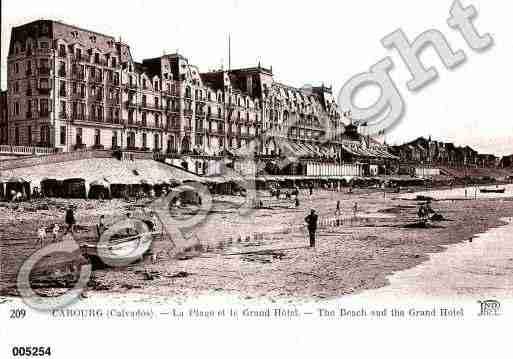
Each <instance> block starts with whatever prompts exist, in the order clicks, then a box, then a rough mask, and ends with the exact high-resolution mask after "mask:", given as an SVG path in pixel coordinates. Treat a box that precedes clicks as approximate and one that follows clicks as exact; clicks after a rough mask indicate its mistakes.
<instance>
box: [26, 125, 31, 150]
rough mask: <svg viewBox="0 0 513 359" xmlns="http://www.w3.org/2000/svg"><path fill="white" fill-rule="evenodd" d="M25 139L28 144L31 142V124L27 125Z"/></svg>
mask: <svg viewBox="0 0 513 359" xmlns="http://www.w3.org/2000/svg"><path fill="white" fill-rule="evenodd" d="M27 141H28V145H29V146H30V145H31V144H32V126H27Z"/></svg>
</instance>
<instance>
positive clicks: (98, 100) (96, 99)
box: [93, 94, 103, 102]
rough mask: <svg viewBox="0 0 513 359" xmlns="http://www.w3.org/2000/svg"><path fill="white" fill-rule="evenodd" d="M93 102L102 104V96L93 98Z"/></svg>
mask: <svg viewBox="0 0 513 359" xmlns="http://www.w3.org/2000/svg"><path fill="white" fill-rule="evenodd" d="M93 101H94V102H103V94H100V95H96V96H93Z"/></svg>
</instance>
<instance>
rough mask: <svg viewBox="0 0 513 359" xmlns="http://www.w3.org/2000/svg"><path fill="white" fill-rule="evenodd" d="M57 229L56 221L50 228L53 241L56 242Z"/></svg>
mask: <svg viewBox="0 0 513 359" xmlns="http://www.w3.org/2000/svg"><path fill="white" fill-rule="evenodd" d="M59 229H60V228H59V225H58V224H57V223H55V224H54V226H53V230H52V233H53V240H54V242H57V236H58V235H59Z"/></svg>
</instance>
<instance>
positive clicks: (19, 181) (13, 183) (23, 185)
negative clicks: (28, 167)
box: [5, 177, 30, 199]
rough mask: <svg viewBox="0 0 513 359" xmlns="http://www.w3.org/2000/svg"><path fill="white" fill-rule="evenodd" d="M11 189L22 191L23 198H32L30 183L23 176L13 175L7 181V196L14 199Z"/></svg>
mask: <svg viewBox="0 0 513 359" xmlns="http://www.w3.org/2000/svg"><path fill="white" fill-rule="evenodd" d="M11 191H14V192H21V195H22V196H23V198H27V199H30V183H29V182H28V181H26V180H24V179H23V178H21V177H11V178H9V179H7V181H6V182H5V196H6V198H7V199H12V196H11Z"/></svg>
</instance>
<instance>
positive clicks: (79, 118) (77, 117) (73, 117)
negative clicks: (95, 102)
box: [71, 113, 86, 121]
mask: <svg viewBox="0 0 513 359" xmlns="http://www.w3.org/2000/svg"><path fill="white" fill-rule="evenodd" d="M71 120H72V121H85V120H86V116H85V115H84V114H83V113H72V114H71Z"/></svg>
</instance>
